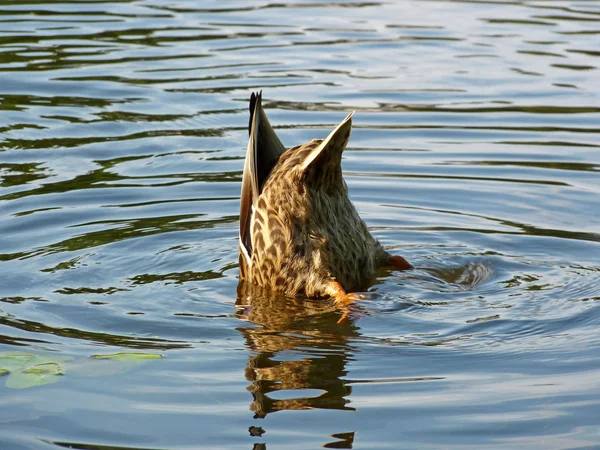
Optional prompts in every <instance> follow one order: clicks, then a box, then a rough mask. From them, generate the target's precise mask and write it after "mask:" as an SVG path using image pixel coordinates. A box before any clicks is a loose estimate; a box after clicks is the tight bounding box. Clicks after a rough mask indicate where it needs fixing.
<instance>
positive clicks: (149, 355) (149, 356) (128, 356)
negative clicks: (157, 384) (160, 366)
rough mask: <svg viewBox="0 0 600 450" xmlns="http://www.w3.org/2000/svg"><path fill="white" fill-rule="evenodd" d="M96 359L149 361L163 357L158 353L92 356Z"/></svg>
mask: <svg viewBox="0 0 600 450" xmlns="http://www.w3.org/2000/svg"><path fill="white" fill-rule="evenodd" d="M92 358H94V359H110V360H113V361H148V360H152V359H160V358H162V355H159V354H157V353H125V352H122V353H111V354H109V355H92Z"/></svg>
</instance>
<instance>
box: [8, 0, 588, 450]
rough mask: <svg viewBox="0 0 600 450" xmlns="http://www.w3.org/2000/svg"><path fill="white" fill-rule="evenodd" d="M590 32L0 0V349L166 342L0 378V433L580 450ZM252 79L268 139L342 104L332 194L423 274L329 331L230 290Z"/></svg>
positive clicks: (183, 441) (141, 442)
mask: <svg viewBox="0 0 600 450" xmlns="http://www.w3.org/2000/svg"><path fill="white" fill-rule="evenodd" d="M599 24H600V8H599V7H598V4H597V2H593V1H591V2H590V1H585V2H574V1H570V0H557V1H553V2H535V1H515V2H494V1H463V0H457V1H444V2H442V1H428V2H414V1H405V0H398V1H387V2H369V1H367V2H364V1H341V2H340V1H305V0H293V1H283V2H271V3H268V2H267V3H265V2H263V3H260V2H256V1H249V0H243V1H241V0H240V1H231V2H227V4H224V3H223V2H221V1H216V0H204V1H202V2H199V1H197V0H177V1H170V0H94V1H70V2H64V1H62V2H61V1H56V0H35V1H33V0H31V1H22V0H4V1H3V2H2V3H1V4H0V110H1V113H0V273H1V274H2V276H1V279H0V353H3V352H7V351H8V352H10V351H15V350H17V351H22V352H25V353H32V354H40V355H44V357H48V358H50V359H57V360H58V359H61V358H71V357H72V358H74V360H76V361H79V360H81V359H82V358H88V357H89V355H93V354H99V353H102V354H109V353H118V352H122V351H136V352H141V351H148V352H153V353H160V354H161V355H164V358H163V359H160V360H157V361H155V362H154V363H153V364H151V365H148V366H145V367H144V368H140V369H139V370H135V371H132V372H129V373H126V374H113V375H111V376H106V377H97V378H87V377H69V376H66V377H65V379H64V380H61V381H62V382H61V383H56V384H51V385H50V384H48V385H43V386H39V387H35V388H31V389H22V390H15V389H10V388H6V387H5V383H2V382H0V391H1V392H0V398H1V399H2V400H1V402H2V408H0V430H1V431H0V447H1V448H2V449H4V448H8V449H10V450H25V449H26V450H31V449H35V450H37V449H38V448H39V449H43V450H48V449H52V448H79V449H121V448H123V449H124V448H126V449H145V450H149V449H164V448H169V449H171V448H173V449H189V448H194V449H196V448H210V449H213V448H227V449H244V450H247V449H248V448H252V447H253V446H254V447H255V448H257V449H258V448H263V449H264V448H267V447H268V448H269V449H271V450H272V449H273V448H285V449H306V448H319V447H322V446H325V447H327V448H351V447H352V448H365V449H376V448H397V447H399V446H403V445H404V446H406V447H407V448H460V449H463V448H481V447H485V448H486V449H488V448H489V449H502V450H503V449H506V448H517V447H518V448H535V449H537V448H540V446H543V447H544V448H550V449H552V448H554V449H563V448H593V447H594V446H596V445H597V442H598V435H597V429H598V423H597V419H596V418H597V417H598V415H599V411H600V398H599V396H598V392H599V391H598V389H599V388H600V386H599V384H598V383H599V382H598V380H600V376H599V375H600V338H599V334H598V332H597V330H598V325H600V309H599V308H600V303H598V300H600V288H599V286H600V265H599V263H598V261H599V259H598V255H599V254H600V209H599V205H600V204H599V202H598V198H599V195H600V178H599V172H600V169H599V168H600V156H599V155H600V152H599V149H600V143H599V142H598V133H599V130H600V128H599V126H598V124H599V123H600V121H599V117H600V101H599V97H598V87H599V86H598V79H599V78H598V70H599V69H600V66H599V64H598V56H599V55H598V49H597V48H596V47H597V44H596V40H597V39H595V38H596V37H597V35H598V30H599ZM259 89H263V95H264V105H265V107H266V108H267V109H268V111H267V112H268V115H269V118H270V119H271V121H272V123H273V124H274V125H275V127H276V128H277V133H278V135H279V136H281V138H282V140H283V142H284V143H285V144H287V145H295V144H298V143H300V142H306V141H309V140H310V139H313V138H323V137H324V135H326V134H327V132H328V130H330V129H331V127H332V126H334V125H335V124H337V123H339V121H340V120H341V119H342V118H343V117H344V116H345V115H346V114H347V113H348V112H350V111H352V110H355V111H356V114H355V115H354V118H355V119H354V130H353V133H352V137H351V140H350V143H349V146H348V149H347V151H346V152H345V153H344V159H343V162H342V166H343V170H344V174H345V178H346V181H347V183H348V187H349V192H350V197H351V199H352V200H353V202H354V203H355V205H356V207H357V210H358V211H359V213H360V214H361V216H362V217H363V218H364V219H365V221H366V223H367V225H368V226H369V228H370V230H371V231H372V233H373V234H374V235H375V236H376V237H377V238H378V239H379V240H380V241H381V242H382V244H383V245H384V246H385V247H386V248H387V249H388V250H390V252H392V253H397V254H402V255H403V256H406V257H407V258H408V259H409V260H410V261H411V262H412V263H414V264H415V265H416V267H417V269H416V270H413V271H410V272H405V273H399V272H394V271H389V270H381V271H380V273H379V274H378V277H377V280H376V282H375V283H374V285H373V286H371V287H370V289H369V292H368V293H366V296H367V298H366V299H365V300H363V301H361V302H359V303H358V304H357V305H355V306H354V307H353V308H352V309H351V310H350V315H349V320H347V321H346V322H343V323H338V321H339V319H340V317H341V314H342V313H341V312H339V311H336V310H334V309H333V308H332V307H331V305H330V304H329V303H328V302H315V301H309V300H294V299H287V298H284V297H272V296H270V295H269V294H267V293H265V292H258V291H253V290H252V288H248V287H247V286H246V287H244V286H240V288H239V291H238V293H237V297H236V287H237V286H238V278H237V277H238V268H237V234H238V231H237V227H238V224H237V220H238V211H239V203H238V199H239V193H240V182H241V175H242V169H243V158H244V155H245V148H246V144H247V136H248V135H247V123H248V96H249V93H250V92H251V91H255V90H259ZM4 379H5V377H4V376H2V377H1V379H0V381H4ZM249 405H250V407H249ZM249 409H250V410H251V411H249ZM273 412H278V413H277V414H272V413H273ZM400 443H401V444H400ZM540 443H542V444H540Z"/></svg>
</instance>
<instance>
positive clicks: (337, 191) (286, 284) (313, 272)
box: [239, 91, 412, 305]
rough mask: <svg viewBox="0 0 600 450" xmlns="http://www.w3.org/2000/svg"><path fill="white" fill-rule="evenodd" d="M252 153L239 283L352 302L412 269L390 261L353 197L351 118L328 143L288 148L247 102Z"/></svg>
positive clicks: (256, 103)
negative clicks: (347, 164) (345, 170)
mask: <svg viewBox="0 0 600 450" xmlns="http://www.w3.org/2000/svg"><path fill="white" fill-rule="evenodd" d="M249 110H250V119H249V123H248V133H249V139H248V148H247V151H246V158H245V162H244V171H243V176H242V189H241V197H240V223H239V226H240V228H239V266H240V279H241V280H244V281H245V282H250V283H252V284H254V285H258V286H262V287H263V288H266V289H268V290H270V291H275V292H278V293H282V294H285V295H286V296H291V297H297V296H303V297H309V298H332V299H333V300H334V303H336V304H338V303H339V304H345V305H346V304H348V303H352V302H354V301H355V300H357V299H360V298H364V296H363V295H361V294H360V293H359V291H360V290H361V289H364V288H366V287H368V285H369V284H370V283H372V281H373V279H374V278H375V274H376V270H377V269H378V268H380V267H385V266H389V267H392V268H394V269H397V270H408V269H411V268H412V265H411V264H410V263H409V262H408V261H406V259H404V258H403V257H401V256H398V255H391V254H390V253H388V252H387V251H386V250H384V248H383V246H382V245H381V244H380V243H379V242H378V241H377V239H375V238H374V237H373V236H372V235H371V233H370V232H369V230H368V228H367V226H366V224H365V222H364V221H363V220H362V219H361V218H360V216H359V215H358V212H357V210H356V208H355V207H354V205H353V204H352V202H351V201H350V199H349V196H348V187H347V185H346V182H345V181H344V178H343V176H342V167H341V162H342V153H343V151H344V149H345V148H346V145H347V144H348V141H349V139H350V133H351V131H352V116H353V114H354V112H352V113H350V114H348V116H346V118H345V119H344V120H342V122H341V123H340V124H339V125H338V126H337V127H336V128H335V129H334V130H333V131H332V132H331V133H330V134H329V136H327V137H326V138H325V139H313V140H311V141H310V142H307V143H304V144H301V145H297V146H295V147H291V148H286V147H285V146H284V145H283V144H282V142H281V140H280V139H279V137H278V136H277V134H276V133H275V130H274V129H273V127H272V126H271V124H270V122H269V119H268V118H267V115H266V114H265V111H264V109H263V106H262V91H260V92H257V93H254V92H253V93H252V94H251V96H250V104H249Z"/></svg>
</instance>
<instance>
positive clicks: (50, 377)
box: [6, 362, 65, 389]
mask: <svg viewBox="0 0 600 450" xmlns="http://www.w3.org/2000/svg"><path fill="white" fill-rule="evenodd" d="M64 373H65V372H64V369H63V367H62V366H61V365H60V364H58V363H55V362H49V363H42V364H36V365H34V366H30V367H27V368H26V369H24V370H21V371H14V372H11V374H10V375H9V377H8V379H7V380H6V387H9V388H13V389H25V388H30V387H34V386H42V385H44V384H50V383H56V382H57V381H59V380H60V378H61V376H62V375H64Z"/></svg>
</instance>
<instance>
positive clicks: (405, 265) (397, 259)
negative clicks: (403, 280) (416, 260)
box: [389, 255, 413, 270]
mask: <svg viewBox="0 0 600 450" xmlns="http://www.w3.org/2000/svg"><path fill="white" fill-rule="evenodd" d="M389 264H390V266H392V267H393V268H394V269H397V270H408V269H413V266H412V265H411V264H410V263H409V262H408V261H407V260H405V259H404V258H403V257H402V256H399V255H393V256H390V262H389Z"/></svg>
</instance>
